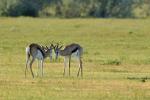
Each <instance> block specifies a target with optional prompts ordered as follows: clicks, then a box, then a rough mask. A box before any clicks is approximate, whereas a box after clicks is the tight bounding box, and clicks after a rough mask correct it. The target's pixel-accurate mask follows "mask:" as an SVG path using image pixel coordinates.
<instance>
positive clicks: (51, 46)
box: [41, 44, 53, 61]
mask: <svg viewBox="0 0 150 100" xmlns="http://www.w3.org/2000/svg"><path fill="white" fill-rule="evenodd" d="M41 47H42V49H43V50H44V51H45V53H46V56H47V57H49V58H50V61H52V51H53V44H51V45H50V46H49V47H48V46H45V47H44V46H41Z"/></svg>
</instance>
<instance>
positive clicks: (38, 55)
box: [36, 50, 43, 60]
mask: <svg viewBox="0 0 150 100" xmlns="http://www.w3.org/2000/svg"><path fill="white" fill-rule="evenodd" d="M36 58H37V59H39V60H42V59H43V55H42V53H41V51H40V50H38V51H37V55H36Z"/></svg>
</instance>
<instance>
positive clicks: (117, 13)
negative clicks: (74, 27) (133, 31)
mask: <svg viewBox="0 0 150 100" xmlns="http://www.w3.org/2000/svg"><path fill="white" fill-rule="evenodd" d="M0 16H13V17H16V16H32V17H62V18H74V17H99V18H112V17H114V18H145V17H149V16H150V0H0Z"/></svg>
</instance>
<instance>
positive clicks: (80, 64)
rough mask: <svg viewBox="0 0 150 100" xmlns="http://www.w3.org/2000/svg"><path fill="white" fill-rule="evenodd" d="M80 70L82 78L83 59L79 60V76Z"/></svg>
mask: <svg viewBox="0 0 150 100" xmlns="http://www.w3.org/2000/svg"><path fill="white" fill-rule="evenodd" d="M80 70H81V77H83V68H82V60H81V58H79V70H78V74H77V76H79V73H80Z"/></svg>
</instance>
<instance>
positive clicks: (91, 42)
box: [0, 17, 150, 100]
mask: <svg viewBox="0 0 150 100" xmlns="http://www.w3.org/2000/svg"><path fill="white" fill-rule="evenodd" d="M51 41H55V42H61V43H62V44H63V45H66V44H69V43H73V42H75V43H79V44H81V45H82V47H83V48H84V54H83V68H84V73H83V74H84V76H83V78H80V77H79V78H77V77H76V74H77V70H78V67H76V66H78V64H77V63H76V61H73V64H72V66H71V77H69V76H67V75H66V76H65V77H63V75H62V74H63V58H62V57H60V58H59V61H58V62H55V61H54V62H49V59H46V60H45V63H44V66H45V67H44V72H45V73H44V77H43V78H40V77H36V78H35V79H32V77H31V73H29V72H28V76H27V78H25V77H24V69H25V47H26V46H27V45H28V44H30V43H32V42H35V43H39V44H43V45H49V44H50V42H51ZM33 70H34V73H36V72H37V62H35V63H34V65H33ZM0 100H150V20H149V19H136V20H135V19H48V18H47V19H40V18H23V17H20V18H0Z"/></svg>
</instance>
